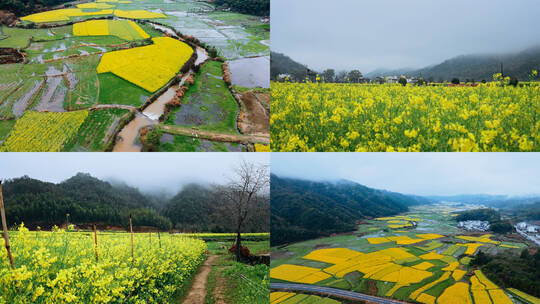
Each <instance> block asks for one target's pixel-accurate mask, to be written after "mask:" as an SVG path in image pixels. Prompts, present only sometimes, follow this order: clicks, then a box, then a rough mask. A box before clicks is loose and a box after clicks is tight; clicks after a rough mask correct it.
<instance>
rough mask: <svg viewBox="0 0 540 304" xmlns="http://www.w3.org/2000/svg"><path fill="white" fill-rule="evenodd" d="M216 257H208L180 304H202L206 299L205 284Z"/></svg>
mask: <svg viewBox="0 0 540 304" xmlns="http://www.w3.org/2000/svg"><path fill="white" fill-rule="evenodd" d="M217 258H218V256H217V255H210V256H208V259H206V261H204V263H203V265H202V266H201V268H200V269H199V273H197V275H196V276H195V278H194V279H193V284H192V285H191V289H190V290H189V292H188V294H187V296H186V298H185V299H184V301H183V302H182V304H202V303H204V302H205V299H206V283H207V282H208V275H209V274H210V271H212V266H213V265H214V262H215V261H216V260H217Z"/></svg>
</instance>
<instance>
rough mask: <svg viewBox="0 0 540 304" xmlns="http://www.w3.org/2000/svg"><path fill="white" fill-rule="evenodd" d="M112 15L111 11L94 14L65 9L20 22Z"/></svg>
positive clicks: (33, 15)
mask: <svg viewBox="0 0 540 304" xmlns="http://www.w3.org/2000/svg"><path fill="white" fill-rule="evenodd" d="M112 13H113V10H112V9H104V10H98V11H94V12H83V10H82V9H80V8H65V9H58V10H52V11H46V12H41V13H36V14H32V15H28V16H25V17H22V18H21V20H24V21H31V22H34V23H42V22H55V21H69V19H70V17H83V16H95V15H112Z"/></svg>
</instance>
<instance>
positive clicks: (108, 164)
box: [0, 152, 270, 195]
mask: <svg viewBox="0 0 540 304" xmlns="http://www.w3.org/2000/svg"><path fill="white" fill-rule="evenodd" d="M242 159H243V160H246V161H248V162H255V163H260V164H265V165H268V164H269V159H270V156H269V153H230V152H229V153H186V152H183V153H96V152H92V153H0V178H2V179H8V178H16V177H21V176H23V175H28V176H30V177H32V178H35V179H39V180H43V181H49V182H54V183H58V182H61V181H63V180H66V179H68V178H70V177H72V176H73V175H75V174H76V173H78V172H84V173H89V174H91V175H92V176H94V177H97V178H99V179H102V180H108V181H112V182H115V183H125V184H127V185H129V186H132V187H137V188H139V189H140V190H141V191H144V192H152V193H163V194H165V195H171V194H174V193H176V192H178V191H179V190H180V189H181V188H182V186H183V185H185V184H187V183H192V182H195V183H203V184H223V183H226V182H227V181H228V180H229V178H231V177H232V176H233V172H232V170H233V169H234V168H235V167H236V165H238V163H239V162H240V161H242Z"/></svg>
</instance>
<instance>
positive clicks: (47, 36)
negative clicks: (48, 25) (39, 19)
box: [0, 26, 71, 48]
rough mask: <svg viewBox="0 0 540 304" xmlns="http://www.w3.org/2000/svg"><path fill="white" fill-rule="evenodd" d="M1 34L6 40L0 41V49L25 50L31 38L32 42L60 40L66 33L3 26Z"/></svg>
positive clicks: (64, 31) (53, 30)
mask: <svg viewBox="0 0 540 304" xmlns="http://www.w3.org/2000/svg"><path fill="white" fill-rule="evenodd" d="M66 28H69V29H71V26H66ZM2 32H3V34H4V35H5V36H7V38H5V39H2V40H0V47H11V48H25V47H27V46H28V44H29V43H30V37H33V40H55V39H62V38H64V37H65V33H66V32H67V31H66V30H59V31H58V33H56V31H55V29H23V28H17V27H7V26H3V27H2ZM55 33H56V34H55Z"/></svg>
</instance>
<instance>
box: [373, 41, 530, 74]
mask: <svg viewBox="0 0 540 304" xmlns="http://www.w3.org/2000/svg"><path fill="white" fill-rule="evenodd" d="M501 63H502V64H503V72H504V75H505V76H512V77H517V78H518V79H519V80H521V81H524V80H527V79H528V75H529V74H530V73H531V71H532V70H538V69H540V46H535V47H531V48H528V49H526V50H523V51H521V52H517V53H511V54H472V55H461V56H457V57H454V58H450V59H448V60H445V61H444V62H442V63H439V64H435V65H432V66H428V67H425V68H422V69H418V70H408V69H398V70H393V71H383V72H380V73H376V72H371V73H369V74H368V75H370V76H369V77H371V78H373V77H375V76H390V75H396V76H400V75H403V74H407V75H411V76H417V77H419V76H421V77H423V78H424V79H433V80H434V81H437V82H441V81H444V80H447V81H450V80H451V79H452V78H454V77H456V78H459V79H460V80H461V81H465V80H466V79H469V80H472V79H474V80H475V81H477V82H479V81H482V80H486V81H491V80H493V74H495V73H500V71H501ZM407 70H408V71H407Z"/></svg>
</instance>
